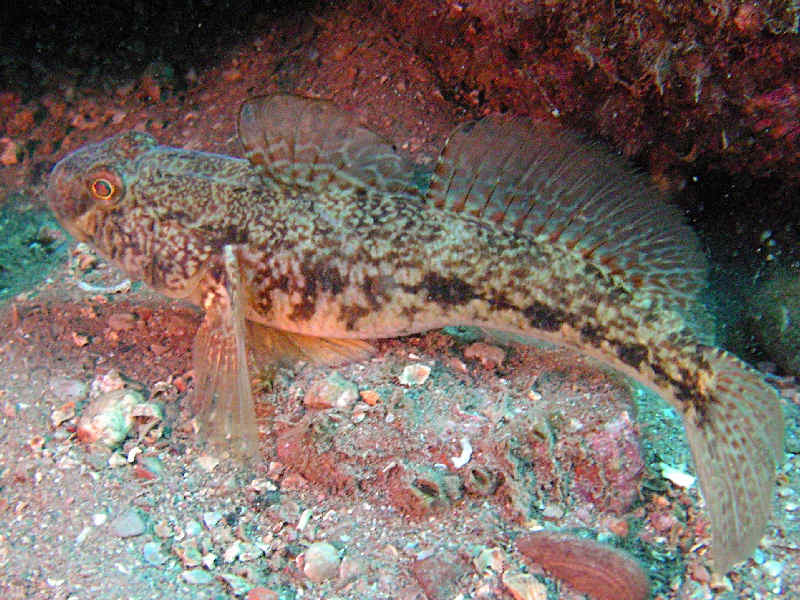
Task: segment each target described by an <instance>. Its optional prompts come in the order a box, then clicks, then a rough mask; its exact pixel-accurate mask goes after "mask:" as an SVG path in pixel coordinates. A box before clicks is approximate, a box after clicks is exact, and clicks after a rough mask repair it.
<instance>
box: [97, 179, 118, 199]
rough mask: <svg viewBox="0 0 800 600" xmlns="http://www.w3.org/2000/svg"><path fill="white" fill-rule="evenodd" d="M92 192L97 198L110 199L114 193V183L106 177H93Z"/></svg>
mask: <svg viewBox="0 0 800 600" xmlns="http://www.w3.org/2000/svg"><path fill="white" fill-rule="evenodd" d="M92 194H93V195H94V197H95V198H97V199H98V200H110V199H111V197H112V196H113V195H114V184H113V183H111V182H110V181H109V180H108V179H95V180H94V181H93V182H92Z"/></svg>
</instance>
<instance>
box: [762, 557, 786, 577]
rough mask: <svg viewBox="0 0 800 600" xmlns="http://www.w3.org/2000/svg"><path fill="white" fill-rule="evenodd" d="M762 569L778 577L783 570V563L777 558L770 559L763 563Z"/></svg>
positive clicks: (771, 575)
mask: <svg viewBox="0 0 800 600" xmlns="http://www.w3.org/2000/svg"><path fill="white" fill-rule="evenodd" d="M761 570H762V571H764V573H766V574H767V575H769V576H770V577H778V576H779V575H780V574H781V573H782V572H783V563H780V562H778V561H777V560H768V561H765V562H764V564H763V565H761Z"/></svg>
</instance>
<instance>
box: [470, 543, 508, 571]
mask: <svg viewBox="0 0 800 600" xmlns="http://www.w3.org/2000/svg"><path fill="white" fill-rule="evenodd" d="M505 564H506V553H505V552H503V549H502V548H499V547H497V546H496V547H494V548H484V549H483V550H481V551H480V552H479V553H478V556H476V557H475V558H473V559H472V566H473V567H475V571H476V572H478V573H480V574H483V573H484V572H486V570H487V569H491V570H492V571H494V572H495V573H502V572H503V567H504V566H505Z"/></svg>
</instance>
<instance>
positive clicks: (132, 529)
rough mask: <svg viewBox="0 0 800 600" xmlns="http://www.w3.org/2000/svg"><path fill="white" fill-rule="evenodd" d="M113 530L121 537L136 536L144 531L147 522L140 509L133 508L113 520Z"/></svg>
mask: <svg viewBox="0 0 800 600" xmlns="http://www.w3.org/2000/svg"><path fill="white" fill-rule="evenodd" d="M111 530H112V531H113V532H114V534H115V535H117V536H118V537H121V538H128V537H136V536H137V535H142V534H143V533H144V530H145V522H144V520H143V519H142V517H141V515H139V511H138V510H136V509H135V508H131V509H128V510H127V511H125V512H124V513H122V514H121V515H120V516H118V517H117V518H116V519H114V520H113V521H112V522H111Z"/></svg>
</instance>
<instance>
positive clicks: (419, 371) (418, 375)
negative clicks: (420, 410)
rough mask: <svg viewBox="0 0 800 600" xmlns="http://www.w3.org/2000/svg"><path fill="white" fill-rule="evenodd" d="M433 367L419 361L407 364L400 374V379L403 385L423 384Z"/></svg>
mask: <svg viewBox="0 0 800 600" xmlns="http://www.w3.org/2000/svg"><path fill="white" fill-rule="evenodd" d="M430 374H431V368H430V367H429V366H427V365H421V364H419V363H416V364H413V365H406V366H405V367H404V368H403V372H402V373H401V374H400V377H399V381H400V383H401V384H403V385H422V384H423V383H425V382H426V381H427V380H428V377H430Z"/></svg>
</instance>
